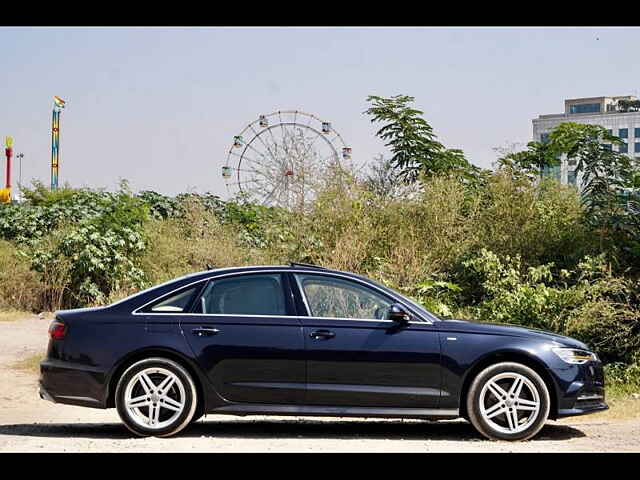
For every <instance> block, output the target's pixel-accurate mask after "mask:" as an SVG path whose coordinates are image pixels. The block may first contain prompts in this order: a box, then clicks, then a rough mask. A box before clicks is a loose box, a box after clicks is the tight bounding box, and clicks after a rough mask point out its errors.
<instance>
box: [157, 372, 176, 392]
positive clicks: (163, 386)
mask: <svg viewBox="0 0 640 480" xmlns="http://www.w3.org/2000/svg"><path fill="white" fill-rule="evenodd" d="M175 381H176V377H174V376H168V377H167V378H165V379H164V380H163V381H162V382H160V385H158V390H159V391H160V393H163V392H167V391H169V389H170V388H171V385H173V383H174V382H175Z"/></svg>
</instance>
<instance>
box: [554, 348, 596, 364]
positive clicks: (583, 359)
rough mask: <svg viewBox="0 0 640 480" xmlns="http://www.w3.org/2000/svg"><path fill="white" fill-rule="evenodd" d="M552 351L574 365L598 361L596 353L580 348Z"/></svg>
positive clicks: (555, 349)
mask: <svg viewBox="0 0 640 480" xmlns="http://www.w3.org/2000/svg"><path fill="white" fill-rule="evenodd" d="M551 350H552V351H553V353H555V354H556V355H557V356H559V357H560V358H561V359H562V360H564V361H565V362H567V363H572V364H574V365H581V364H583V363H587V362H588V361H590V360H598V357H597V356H596V354H595V353H593V352H590V351H588V350H581V349H579V348H552V349H551Z"/></svg>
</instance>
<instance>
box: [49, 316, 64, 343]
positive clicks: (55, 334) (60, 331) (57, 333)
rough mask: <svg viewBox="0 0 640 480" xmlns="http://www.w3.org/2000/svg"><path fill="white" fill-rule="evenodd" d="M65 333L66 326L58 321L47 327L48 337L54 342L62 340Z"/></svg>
mask: <svg viewBox="0 0 640 480" xmlns="http://www.w3.org/2000/svg"><path fill="white" fill-rule="evenodd" d="M66 333H67V326H66V325H65V324H64V322H61V321H60V320H54V321H53V322H51V325H50V326H49V336H50V337H51V338H53V339H54V340H62V339H63V338H64V336H65V335H66Z"/></svg>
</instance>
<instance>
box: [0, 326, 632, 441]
mask: <svg viewBox="0 0 640 480" xmlns="http://www.w3.org/2000/svg"><path fill="white" fill-rule="evenodd" d="M49 322H50V320H48V319H47V320H43V319H39V318H38V317H36V316H31V317H28V318H25V319H22V320H18V321H14V322H8V323H5V324H4V325H3V326H4V327H5V328H4V329H3V332H5V333H3V335H2V337H0V385H3V386H5V388H3V389H2V390H1V391H0V452H179V451H188V452H591V451H616V452H627V451H629V452H630V451H633V452H640V418H633V419H627V420H615V421H614V420H609V419H607V418H603V417H602V416H600V415H589V416H585V417H576V418H569V419H565V420H561V421H559V422H554V421H549V422H548V423H547V425H546V426H545V427H544V429H543V430H542V431H541V432H540V433H539V434H538V436H537V437H536V438H535V439H533V440H530V441H528V442H521V443H508V442H490V441H486V440H484V439H483V438H482V437H480V435H479V434H477V433H476V432H475V430H474V429H473V427H472V426H471V425H470V424H468V423H467V422H465V421H461V420H460V421H458V420H457V421H445V422H427V421H420V420H404V421H401V420H379V419H346V418H345V419H335V418H329V419H327V418H320V419H318V418H309V417H263V416H252V417H244V418H241V417H233V416H221V415H209V416H207V417H205V418H204V419H203V420H200V421H199V422H198V423H196V424H194V425H192V426H191V427H189V428H187V429H186V430H184V431H183V432H181V433H180V434H179V435H178V436H177V437H173V438H167V439H160V438H137V437H132V436H131V434H130V433H129V431H128V430H126V429H125V427H124V426H123V425H122V424H121V423H120V420H119V418H118V415H117V413H116V412H115V410H113V409H111V410H96V409H89V408H82V407H74V406H69V405H57V404H53V403H50V402H47V401H44V400H41V399H40V398H39V397H38V393H37V375H36V374H34V373H33V372H28V371H20V370H16V369H14V368H11V365H13V364H14V363H15V362H17V361H19V360H21V359H24V358H27V357H29V356H31V355H34V354H37V353H41V352H43V351H44V350H45V349H46V344H47V327H48V325H49Z"/></svg>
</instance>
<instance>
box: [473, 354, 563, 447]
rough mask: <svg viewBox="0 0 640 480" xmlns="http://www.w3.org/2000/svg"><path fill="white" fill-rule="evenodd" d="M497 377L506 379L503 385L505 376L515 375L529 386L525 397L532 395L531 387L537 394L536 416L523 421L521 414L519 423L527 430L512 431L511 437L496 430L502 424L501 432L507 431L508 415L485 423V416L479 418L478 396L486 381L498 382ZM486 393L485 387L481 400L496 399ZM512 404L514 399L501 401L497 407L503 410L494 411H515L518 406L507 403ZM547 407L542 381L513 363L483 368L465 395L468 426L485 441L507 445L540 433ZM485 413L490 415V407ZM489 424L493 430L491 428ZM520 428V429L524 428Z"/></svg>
mask: <svg viewBox="0 0 640 480" xmlns="http://www.w3.org/2000/svg"><path fill="white" fill-rule="evenodd" d="M501 374H504V375H505V376H506V380H504V381H507V382H508V375H509V374H517V375H520V376H522V377H525V378H526V379H528V380H529V382H530V384H527V387H526V390H525V391H526V393H527V394H531V393H532V392H531V390H530V388H531V387H533V388H535V390H536V391H537V394H538V404H539V408H538V412H537V414H536V413H535V412H534V413H531V414H528V415H529V416H528V417H527V413H524V415H523V418H526V420H525V421H524V422H522V420H523V418H521V419H520V421H521V422H522V423H524V425H527V424H528V427H527V428H525V429H524V430H521V431H514V432H513V433H512V432H505V431H502V430H500V429H499V428H500V427H502V425H500V422H503V423H504V428H505V429H510V425H511V424H512V422H510V421H509V419H508V418H507V415H508V413H503V414H498V415H496V417H493V418H496V420H491V421H488V419H486V418H485V416H484V415H483V414H482V409H481V405H480V402H481V399H482V395H481V394H482V391H483V389H484V387H485V385H487V383H488V382H489V381H491V380H495V379H496V378H497V379H500V378H501ZM521 382H522V383H524V381H521ZM523 390H524V388H523ZM505 391H506V390H505ZM487 392H490V391H489V387H487V390H486V391H485V400H486V399H487V398H491V397H490V396H489V395H492V396H493V398H497V396H496V395H495V394H493V393H492V392H490V393H487ZM507 393H508V391H507ZM523 395H524V394H523ZM513 401H514V399H510V398H507V399H506V400H503V401H502V403H501V405H503V406H498V408H497V409H496V411H497V410H501V411H503V410H506V409H507V408H511V409H513V408H514V407H517V405H518V404H517V403H515V404H513V403H509V402H513ZM497 403H500V401H496V402H494V405H496V404H497ZM550 406H551V401H550V397H549V391H548V389H547V386H546V384H545V383H544V380H542V378H541V377H540V375H538V374H537V373H536V372H535V371H534V370H532V369H531V368H529V367H527V366H526V365H523V364H521V363H516V362H503V363H497V364H495V365H491V366H489V367H487V368H485V369H484V370H482V371H481V372H480V373H479V374H478V375H477V376H476V378H475V379H474V380H473V382H472V383H471V387H470V388H469V393H468V395H467V415H468V416H469V420H470V421H471V424H472V425H473V426H474V427H475V428H476V430H478V432H480V433H481V434H482V435H484V436H485V437H487V438H489V439H491V440H507V441H520V440H528V439H529V438H531V437H533V436H534V435H536V434H537V433H538V432H539V431H540V429H541V428H542V427H543V426H544V424H545V422H546V421H547V417H548V416H549V409H550ZM521 408H523V407H521ZM487 410H488V411H489V412H490V411H491V410H490V407H489V408H488V409H487ZM512 411H513V410H512ZM507 412H508V410H507ZM487 413H488V412H487ZM516 415H518V414H517V413H516ZM492 423H493V424H494V425H497V426H494V425H492ZM524 425H522V426H521V427H520V428H522V427H524ZM514 430H515V429H514Z"/></svg>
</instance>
